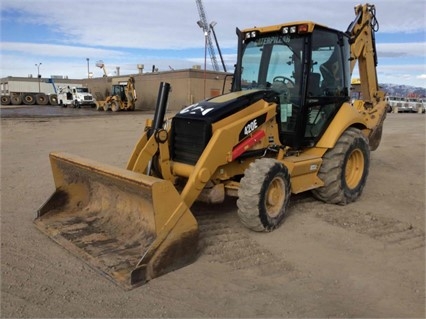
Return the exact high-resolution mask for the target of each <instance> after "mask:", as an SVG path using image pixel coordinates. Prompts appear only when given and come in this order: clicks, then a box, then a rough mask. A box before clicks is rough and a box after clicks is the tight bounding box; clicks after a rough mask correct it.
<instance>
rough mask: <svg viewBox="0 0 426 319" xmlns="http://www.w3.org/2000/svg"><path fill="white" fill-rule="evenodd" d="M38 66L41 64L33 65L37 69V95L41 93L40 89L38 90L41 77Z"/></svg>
mask: <svg viewBox="0 0 426 319" xmlns="http://www.w3.org/2000/svg"><path fill="white" fill-rule="evenodd" d="M40 65H41V62H40V63H39V64H37V63H36V64H35V66H36V67H37V79H38V93H40V92H41V89H40V78H41V75H40Z"/></svg>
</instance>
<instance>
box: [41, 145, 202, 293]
mask: <svg viewBox="0 0 426 319" xmlns="http://www.w3.org/2000/svg"><path fill="white" fill-rule="evenodd" d="M50 162H51V165H52V172H53V178H54V181H55V186H56V191H55V193H53V195H52V196H51V197H50V199H49V200H48V201H47V202H46V203H45V204H44V205H42V206H41V208H40V209H39V210H38V211H37V217H36V219H35V221H34V223H35V225H36V226H37V227H38V228H39V229H40V230H41V231H42V232H44V233H45V234H47V235H48V236H49V237H50V238H52V239H53V240H54V241H56V242H57V243H59V244H60V245H61V246H63V247H65V248H66V249H67V250H69V251H70V252H72V253H73V254H75V255H77V256H78V257H80V258H82V259H83V260H84V261H86V262H87V263H88V264H89V265H90V266H92V267H93V268H94V269H96V270H99V271H100V272H101V273H103V274H105V275H106V276H107V277H109V278H110V279H112V280H113V281H114V282H116V283H117V284H119V285H120V286H122V287H124V288H133V287H135V286H138V285H141V284H143V283H145V282H147V281H148V280H150V279H153V278H155V277H158V276H160V275H162V274H165V273H167V272H170V271H172V270H175V269H178V268H181V267H183V266H185V265H187V264H189V263H191V262H193V261H194V260H195V259H196V256H197V246H198V226H197V221H196V220H195V218H194V216H193V215H192V213H191V211H190V210H189V208H188V207H187V206H186V205H185V204H184V203H183V201H182V200H181V197H180V195H179V193H178V192H177V190H176V189H175V188H174V186H173V184H172V183H171V182H169V181H166V180H162V179H158V178H155V177H152V176H147V175H143V174H140V173H136V172H132V171H129V170H126V169H120V168H116V167H113V166H109V165H105V164H100V163H97V162H95V161H92V160H87V159H83V158H80V157H78V156H74V155H69V154H64V153H52V154H50Z"/></svg>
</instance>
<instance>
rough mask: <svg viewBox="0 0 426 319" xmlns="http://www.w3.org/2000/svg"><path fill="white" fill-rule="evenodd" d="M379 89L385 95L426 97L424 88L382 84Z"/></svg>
mask: <svg viewBox="0 0 426 319" xmlns="http://www.w3.org/2000/svg"><path fill="white" fill-rule="evenodd" d="M380 87H381V88H382V90H383V91H385V92H386V93H387V95H393V96H408V95H411V96H417V97H426V88H422V87H415V86H410V85H399V84H389V83H382V84H380Z"/></svg>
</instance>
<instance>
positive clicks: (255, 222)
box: [237, 158, 291, 231]
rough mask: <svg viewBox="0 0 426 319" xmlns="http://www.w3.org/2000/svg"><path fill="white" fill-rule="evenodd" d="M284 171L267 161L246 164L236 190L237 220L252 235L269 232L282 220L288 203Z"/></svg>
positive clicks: (287, 177) (275, 162)
mask: <svg viewBox="0 0 426 319" xmlns="http://www.w3.org/2000/svg"><path fill="white" fill-rule="evenodd" d="M290 194H291V189H290V175H289V173H288V170H287V167H285V166H284V165H283V164H282V163H280V162H278V161H277V160H274V159H270V158H263V159H258V160H256V161H254V162H253V163H251V164H250V166H249V167H248V168H247V169H246V171H245V173H244V177H243V178H242V179H241V182H240V188H239V189H238V200H237V206H238V216H239V217H240V220H241V222H242V224H243V225H245V226H246V227H247V228H249V229H251V230H254V231H272V230H274V229H275V228H276V227H277V226H278V225H279V224H280V223H281V222H282V221H283V219H284V217H285V215H286V211H287V206H288V202H289V199H290Z"/></svg>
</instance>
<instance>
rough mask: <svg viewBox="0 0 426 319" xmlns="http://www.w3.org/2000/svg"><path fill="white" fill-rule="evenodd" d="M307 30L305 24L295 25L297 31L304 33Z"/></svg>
mask: <svg viewBox="0 0 426 319" xmlns="http://www.w3.org/2000/svg"><path fill="white" fill-rule="evenodd" d="M308 30H309V27H308V25H307V24H301V25H299V26H298V27H297V32H298V33H306V32H308Z"/></svg>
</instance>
